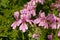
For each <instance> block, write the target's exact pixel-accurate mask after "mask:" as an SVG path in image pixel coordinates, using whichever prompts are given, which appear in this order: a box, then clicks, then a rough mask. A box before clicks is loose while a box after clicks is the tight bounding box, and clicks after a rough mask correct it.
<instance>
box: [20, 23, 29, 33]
mask: <svg viewBox="0 0 60 40" xmlns="http://www.w3.org/2000/svg"><path fill="white" fill-rule="evenodd" d="M19 30H22V32H25V31H26V30H28V27H27V25H26V23H22V24H21V26H20V27H19Z"/></svg>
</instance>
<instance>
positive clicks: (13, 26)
mask: <svg viewBox="0 0 60 40" xmlns="http://www.w3.org/2000/svg"><path fill="white" fill-rule="evenodd" d="M16 26H17V25H16V21H15V22H14V23H12V25H11V27H12V28H13V29H15V28H16Z"/></svg>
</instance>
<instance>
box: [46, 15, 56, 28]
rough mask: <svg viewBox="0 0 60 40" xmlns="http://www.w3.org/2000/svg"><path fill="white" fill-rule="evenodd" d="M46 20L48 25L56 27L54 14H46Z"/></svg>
mask: <svg viewBox="0 0 60 40" xmlns="http://www.w3.org/2000/svg"><path fill="white" fill-rule="evenodd" d="M47 20H48V22H49V27H51V28H52V29H56V16H55V15H54V14H48V16H47Z"/></svg>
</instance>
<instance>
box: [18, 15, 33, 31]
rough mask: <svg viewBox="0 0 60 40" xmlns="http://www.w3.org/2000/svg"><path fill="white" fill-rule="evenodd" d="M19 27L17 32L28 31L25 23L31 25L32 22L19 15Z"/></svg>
mask: <svg viewBox="0 0 60 40" xmlns="http://www.w3.org/2000/svg"><path fill="white" fill-rule="evenodd" d="M19 22H21V23H20V24H21V25H20V27H19V30H22V32H25V31H26V30H28V26H27V25H26V22H29V23H30V24H31V25H32V21H31V20H30V18H29V17H28V16H26V15H21V19H20V21H19Z"/></svg>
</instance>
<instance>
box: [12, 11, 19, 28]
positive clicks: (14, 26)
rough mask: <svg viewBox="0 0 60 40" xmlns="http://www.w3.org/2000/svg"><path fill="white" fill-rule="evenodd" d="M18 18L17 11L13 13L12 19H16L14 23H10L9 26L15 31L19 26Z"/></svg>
mask: <svg viewBox="0 0 60 40" xmlns="http://www.w3.org/2000/svg"><path fill="white" fill-rule="evenodd" d="M18 16H19V12H18V11H17V12H14V18H15V19H16V21H15V22H14V23H12V25H11V27H12V28H13V29H15V28H16V26H19V22H18Z"/></svg>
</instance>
